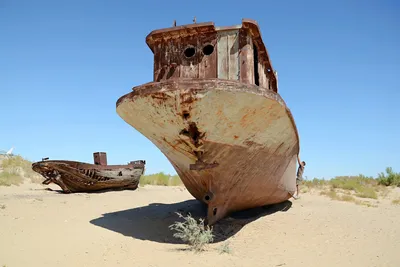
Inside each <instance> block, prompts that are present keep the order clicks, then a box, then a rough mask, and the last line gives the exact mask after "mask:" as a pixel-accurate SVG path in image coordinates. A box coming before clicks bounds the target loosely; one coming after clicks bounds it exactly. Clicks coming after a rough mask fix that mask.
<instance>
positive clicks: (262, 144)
mask: <svg viewBox="0 0 400 267" xmlns="http://www.w3.org/2000/svg"><path fill="white" fill-rule="evenodd" d="M156 94H160V95H162V96H163V98H162V101H158V100H156V99H154V98H153V97H152V96H153V95H156ZM187 99H191V100H190V101H189V104H187V103H185V102H188V101H187ZM183 107H184V110H185V111H186V112H187V115H186V116H184V115H183V113H184V112H183V111H184V110H183ZM117 113H118V114H119V116H121V118H123V119H124V120H125V121H126V122H127V123H129V124H130V125H131V126H133V127H134V128H135V129H137V130H138V131H140V132H141V133H142V134H143V135H145V136H146V137H147V138H149V140H151V141H152V142H153V143H154V144H155V145H156V146H157V147H158V148H159V149H160V150H161V151H162V152H163V153H164V154H165V155H166V156H167V158H168V159H169V160H170V162H171V163H172V164H173V166H174V167H175V169H176V170H177V172H178V174H179V176H180V177H181V179H182V181H183V182H184V184H185V186H186V187H187V189H188V191H189V192H190V193H191V194H192V195H193V196H194V197H195V198H197V199H199V200H200V201H204V197H205V195H206V194H207V192H212V193H213V195H214V197H213V199H212V200H211V201H208V205H209V210H210V211H209V213H210V214H209V216H208V220H209V223H211V224H212V223H214V222H216V221H218V220H219V219H221V218H223V217H224V216H226V214H228V213H229V212H232V211H234V210H240V209H245V208H251V207H255V206H258V205H265V204H272V203H276V202H280V201H284V200H286V199H288V198H290V193H293V192H294V190H295V173H296V160H297V159H296V155H297V154H298V152H299V141H298V136H297V129H296V126H295V124H294V121H293V120H292V118H291V114H290V111H289V110H288V109H287V107H286V105H285V103H284V101H283V100H282V98H281V97H280V96H279V95H278V94H276V93H274V92H273V91H271V90H265V89H262V88H260V87H258V86H254V85H246V84H243V83H240V82H239V81H236V82H235V81H224V80H219V79H201V80H198V79H191V80H179V79H178V80H169V81H165V82H162V83H149V84H146V85H143V86H138V87H135V88H134V92H132V93H130V94H128V95H125V96H124V97H122V98H120V99H119V100H118V102H117ZM136 114H142V115H141V116H136ZM163 121H166V122H168V123H163V124H161V123H160V122H163ZM199 162H201V163H202V164H199ZM214 163H218V165H215V166H212V164H214ZM211 166H212V168H209V167H211ZM198 167H200V168H198ZM214 208H216V209H217V213H216V214H215V215H214Z"/></svg>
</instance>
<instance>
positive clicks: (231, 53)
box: [228, 31, 239, 80]
mask: <svg viewBox="0 0 400 267" xmlns="http://www.w3.org/2000/svg"><path fill="white" fill-rule="evenodd" d="M228 49H229V50H228V58H229V60H228V66H229V74H228V79H229V80H239V31H232V33H231V34H229V35H228Z"/></svg>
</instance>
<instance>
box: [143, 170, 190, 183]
mask: <svg viewBox="0 0 400 267" xmlns="http://www.w3.org/2000/svg"><path fill="white" fill-rule="evenodd" d="M140 185H141V186H144V185H163V186H178V185H183V184H182V181H181V179H180V178H179V176H178V175H168V174H165V173H164V172H159V173H155V174H150V175H143V176H142V177H140Z"/></svg>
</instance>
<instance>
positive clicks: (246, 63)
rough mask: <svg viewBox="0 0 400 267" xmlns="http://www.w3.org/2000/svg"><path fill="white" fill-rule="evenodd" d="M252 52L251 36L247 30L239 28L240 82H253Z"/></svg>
mask: <svg viewBox="0 0 400 267" xmlns="http://www.w3.org/2000/svg"><path fill="white" fill-rule="evenodd" d="M253 53H254V50H253V41H252V39H251V36H250V35H249V34H248V32H247V31H244V30H241V31H240V36H239V66H240V67H239V75H240V81H241V82H242V83H247V84H255V82H254V55H253Z"/></svg>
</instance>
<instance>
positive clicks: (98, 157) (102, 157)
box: [93, 152, 107, 165]
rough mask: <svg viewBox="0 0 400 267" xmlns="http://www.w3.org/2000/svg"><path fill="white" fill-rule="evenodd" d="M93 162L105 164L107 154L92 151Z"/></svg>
mask: <svg viewBox="0 0 400 267" xmlns="http://www.w3.org/2000/svg"><path fill="white" fill-rule="evenodd" d="M93 159H94V164H96V165H107V154H106V152H95V153H93Z"/></svg>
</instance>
